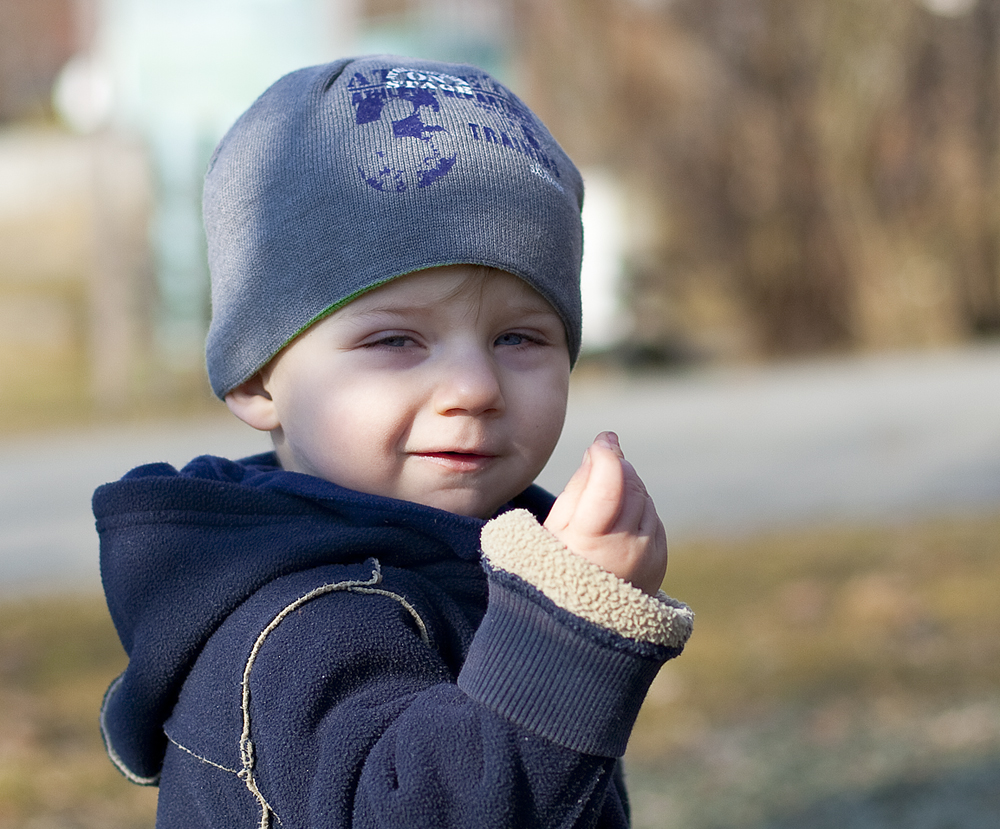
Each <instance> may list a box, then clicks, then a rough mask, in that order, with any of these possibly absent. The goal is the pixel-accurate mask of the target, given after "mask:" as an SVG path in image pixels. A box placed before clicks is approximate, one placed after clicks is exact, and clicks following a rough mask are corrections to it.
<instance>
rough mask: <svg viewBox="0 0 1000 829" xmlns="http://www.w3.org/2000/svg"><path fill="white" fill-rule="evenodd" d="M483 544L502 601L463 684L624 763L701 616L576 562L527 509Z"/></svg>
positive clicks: (520, 719)
mask: <svg viewBox="0 0 1000 829" xmlns="http://www.w3.org/2000/svg"><path fill="white" fill-rule="evenodd" d="M482 540H483V553H484V561H485V564H486V567H487V569H488V572H489V573H490V604H489V609H488V611H487V613H486V618H485V619H484V620H483V624H482V625H481V626H480V628H479V631H478V632H477V634H476V638H475V640H474V642H473V645H472V648H471V650H470V652H469V655H468V657H467V658H466V661H465V665H464V666H463V668H462V672H461V674H460V676H459V679H458V685H459V687H460V688H462V689H463V690H464V691H465V692H466V693H468V694H469V696H471V697H473V698H474V699H477V700H479V701H480V702H482V703H483V704H484V705H486V706H488V707H489V708H491V709H492V710H494V711H497V712H499V713H501V714H502V715H503V716H505V717H507V718H508V719H510V720H511V721H512V722H514V723H517V724H518V725H521V726H524V727H525V728H527V729H529V730H531V731H533V732H534V733H537V734H541V735H543V736H545V737H547V738H548V739H550V740H552V741H553V742H555V743H557V744H559V745H562V746H565V747H567V748H570V749H573V750H575V751H582V752H585V753H588V754H595V755H599V756H605V757H619V756H621V755H622V754H624V752H625V746H626V744H627V742H628V737H629V734H630V733H631V730H632V725H633V724H634V722H635V718H636V715H637V714H638V711H639V707H640V705H641V704H642V701H643V699H644V698H645V694H646V691H647V690H648V688H649V685H650V683H651V682H652V680H653V678H654V677H655V676H656V673H657V671H658V670H659V668H660V666H661V665H662V664H663V662H665V661H666V660H667V659H670V658H672V657H674V656H676V655H677V654H679V653H680V651H681V649H682V648H683V647H684V644H685V642H686V641H687V639H688V637H689V636H690V634H691V627H692V622H693V614H692V613H691V610H690V609H689V608H688V607H687V606H686V605H684V604H682V603H681V602H677V601H675V600H673V599H670V598H669V597H667V596H666V595H665V594H663V593H662V592H661V593H659V594H658V595H657V596H656V597H651V596H647V595H646V594H645V593H643V592H642V591H641V590H638V589H636V588H635V587H633V586H632V585H630V584H628V583H627V582H625V581H623V580H621V579H619V578H618V577H616V576H614V575H613V574H611V573H608V572H606V571H605V570H602V569H601V568H600V567H597V566H596V565H593V564H591V563H590V562H588V561H586V560H585V559H583V558H581V557H580V556H577V555H574V554H573V553H572V552H570V551H569V550H567V549H566V547H565V546H564V545H563V544H562V543H561V542H559V540H558V539H556V537H555V536H553V535H552V534H551V533H550V532H548V530H546V529H545V528H543V527H542V526H541V525H540V524H539V523H538V522H537V520H536V519H535V518H534V516H532V515H531V513H529V512H527V511H525V510H516V511H513V512H508V513H505V514H504V515H502V516H500V517H498V518H495V519H493V521H491V522H489V523H488V524H487V525H486V527H485V528H484V530H483V536H482Z"/></svg>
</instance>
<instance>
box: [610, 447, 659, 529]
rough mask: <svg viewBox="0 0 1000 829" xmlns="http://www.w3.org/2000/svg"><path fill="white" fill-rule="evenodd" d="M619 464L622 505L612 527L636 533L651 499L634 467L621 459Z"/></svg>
mask: <svg viewBox="0 0 1000 829" xmlns="http://www.w3.org/2000/svg"><path fill="white" fill-rule="evenodd" d="M621 465H622V476H623V478H624V486H623V488H622V505H621V509H620V510H619V513H618V520H617V521H616V522H615V527H614V529H615V530H616V531H618V532H628V533H637V532H638V531H639V529H640V526H641V524H642V519H643V515H644V514H645V512H646V507H647V505H648V504H651V503H652V499H651V498H650V497H649V494H648V493H647V492H646V486H645V484H643V482H642V479H641V478H640V477H639V474H638V473H637V472H636V471H635V467H633V466H632V464H630V463H629V462H628V461H621Z"/></svg>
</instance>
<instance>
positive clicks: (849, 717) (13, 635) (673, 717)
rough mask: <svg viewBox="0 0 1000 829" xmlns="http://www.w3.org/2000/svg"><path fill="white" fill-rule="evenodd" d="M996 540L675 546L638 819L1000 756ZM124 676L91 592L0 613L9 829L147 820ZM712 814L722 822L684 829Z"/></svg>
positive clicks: (820, 534) (746, 815)
mask: <svg viewBox="0 0 1000 829" xmlns="http://www.w3.org/2000/svg"><path fill="white" fill-rule="evenodd" d="M998 539H1000V514H998V515H993V516H985V517H982V516H980V517H971V518H970V517H967V518H963V519H957V518H956V519H953V520H940V521H929V522H926V523H922V524H919V525H907V526H895V527H892V526H890V527H877V528H871V527H868V528H849V529H829V530H809V531H801V532H796V533H787V534H782V535H772V536H768V537H760V538H754V539H750V540H741V541H727V542H712V543H709V542H705V543H697V544H694V543H690V544H683V545H676V546H675V548H674V549H672V552H671V556H672V557H671V565H670V571H669V574H668V585H667V587H668V589H669V592H671V593H672V594H673V595H676V596H678V597H680V598H683V599H684V600H686V601H688V602H690V603H691V605H692V606H693V607H694V608H695V610H696V612H697V622H696V630H695V635H694V637H693V639H692V640H691V644H690V645H689V648H688V651H687V652H686V653H685V654H684V655H683V656H682V657H681V658H680V659H678V660H677V661H676V662H674V663H671V664H670V665H669V666H668V667H667V668H666V669H665V670H664V671H663V672H662V674H661V677H660V678H659V679H658V680H657V682H656V683H655V684H654V687H653V689H652V692H651V694H650V697H649V700H648V702H647V705H646V706H645V708H644V709H643V712H642V714H641V717H640V722H639V725H638V727H637V729H636V732H635V735H634V737H633V741H632V745H631V747H630V754H629V760H630V763H631V765H632V767H633V769H634V770H635V776H634V780H635V782H636V783H637V784H641V785H639V786H637V787H638V788H639V789H640V790H641V791H645V794H642V793H641V791H640V796H639V797H638V798H637V800H638V801H639V802H637V804H636V805H637V811H638V812H640V813H641V812H642V811H643V808H644V804H643V801H642V798H643V797H646V798H647V802H646V805H645V809H646V814H653V815H654V817H652V818H646V821H647V822H646V824H643V825H650V826H664V827H665V826H674V825H677V826H680V825H687V826H689V827H691V826H702V825H706V826H707V825H719V826H722V825H733V826H736V825H742V826H749V825H753V824H752V822H751V817H752V816H754V815H757V816H758V817H760V816H765V815H766V814H768V813H769V811H773V810H774V808H775V804H779V805H780V804H785V805H787V804H788V803H792V802H793V801H794V802H801V801H802V799H803V798H808V797H812V796H815V797H820V796H822V795H823V794H824V793H826V792H828V791H842V790H843V789H844V788H845V787H850V786H852V785H861V784H862V783H864V782H866V781H870V780H872V779H875V778H879V775H881V778H880V779H888V780H891V779H897V778H899V777H900V776H901V775H903V774H904V773H905V772H907V770H912V769H913V768H918V767H919V768H923V769H927V768H930V767H931V766H933V765H934V764H935V763H949V762H959V761H961V760H962V759H963V758H965V759H968V758H970V757H971V758H977V757H978V758H983V757H989V756H992V755H997V754H1000V713H998V712H1000V701H998V692H997V689H998V688H1000V635H998V633H1000V603H998V602H997V601H996V596H997V595H998V593H1000V556H998V555H997V553H998V551H1000V542H998ZM123 665H124V656H123V654H122V652H121V648H120V646H119V645H118V642H117V638H116V637H115V634H114V630H113V628H112V626H111V623H110V621H109V620H108V618H107V614H106V611H105V610H104V607H103V603H102V602H101V601H100V599H98V598H96V597H73V598H65V597H62V598H41V599H33V600H26V601H17V602H7V603H6V604H2V605H0V829H14V828H15V827H16V829H55V828H56V827H58V828H59V829H69V828H70V827H79V828H80V829H84V828H85V827H86V828H87V829H89V827H95V829H96V827H101V829H132V827H141V826H146V827H149V826H151V825H152V822H153V813H154V808H155V790H149V789H141V788H138V787H135V786H132V785H130V784H128V783H126V782H125V781H124V779H122V778H121V777H120V776H119V774H118V773H117V771H115V770H114V769H113V768H112V766H111V764H110V763H109V762H108V761H107V760H106V759H105V757H104V754H103V748H102V746H101V741H100V737H99V736H98V729H97V721H96V720H97V710H98V706H99V704H100V699H101V695H102V693H103V691H104V688H105V687H106V685H107V683H108V682H109V681H110V679H111V678H112V677H113V676H114V675H115V674H116V673H117V672H118V671H120V670H121V668H122V667H123ZM810 770H811V771H810ZM810 775H811V776H812V777H811V778H810ZM805 778H809V779H805ZM668 780H672V781H673V782H672V783H670V784H669V785H668V783H667V782H664V781H668ZM810 781H811V782H810ZM817 781H818V782H817ZM670 786H673V788H670ZM810 787H811V788H810ZM656 792H661V793H663V792H665V794H663V795H662V796H663V797H665V798H667V800H666V801H663V802H662V803H661V802H660V801H656V800H655V798H656V796H657V795H656ZM685 793H686V794H685ZM685 796H690V797H692V798H694V800H695V801H697V802H698V804H699V805H697V806H688V807H685V806H684V803H679V799H680V798H682V797H685ZM796 798H798V801H796V800H795V799H796ZM709 803H713V804H715V806H713V808H714V809H715V813H716V817H715V820H716V822H715V823H711V824H710V823H709V822H706V821H702V822H698V821H696V820H694V819H693V818H692V817H691V815H692V814H694V813H695V812H696V811H701V812H702V813H704V812H705V811H706V808H707V804H709ZM719 804H728V805H727V806H726V809H728V813H731V814H733V815H736V817H735V818H733V820H734V821H735V822H733V823H726V820H725V815H724V814H722V811H725V809H723V807H722V805H719ZM661 806H662V810H660V807H661ZM668 806H669V807H670V808H669V813H670V814H672V815H674V818H671V819H668V818H667V817H666V815H667V813H668V809H667V807H668ZM685 808H688V809H689V811H685ZM720 810H722V811H720ZM685 815H686V817H684V816H685ZM720 815H721V816H720ZM682 817H683V818H684V821H685V822H684V823H682V822H679V821H680V820H681V818H682ZM640 818H641V815H640ZM637 822H640V823H641V820H640V821H637Z"/></svg>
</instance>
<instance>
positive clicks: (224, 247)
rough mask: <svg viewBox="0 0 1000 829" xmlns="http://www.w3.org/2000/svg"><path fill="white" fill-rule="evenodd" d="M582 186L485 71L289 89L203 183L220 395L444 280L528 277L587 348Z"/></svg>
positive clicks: (291, 82) (241, 132)
mask: <svg viewBox="0 0 1000 829" xmlns="http://www.w3.org/2000/svg"><path fill="white" fill-rule="evenodd" d="M582 202H583V183H582V181H581V178H580V174H579V172H578V171H577V169H576V168H575V167H574V166H573V163H572V162H571V161H570V160H569V158H568V157H567V156H566V154H565V153H564V152H563V151H562V149H561V148H560V147H559V145H558V144H557V143H556V141H555V139H553V137H552V136H551V135H550V134H549V132H548V130H547V129H546V128H545V126H544V125H543V124H542V123H541V121H539V120H538V118H537V117H536V116H535V115H534V114H533V113H532V112H531V111H530V110H529V109H528V108H527V107H526V106H525V105H524V103H522V102H521V101H520V100H519V99H518V98H517V97H516V96H515V95H514V94H513V93H511V92H510V91H509V90H507V89H506V88H505V87H503V86H501V85H500V84H499V83H498V82H497V81H496V80H494V79H493V78H492V77H490V76H489V75H487V74H486V73H485V72H483V71H482V70H480V69H476V68H475V67H472V66H462V65H453V64H444V63H436V62H430V61H425V60H417V59H413V58H402V57H391V56H372V57H364V58H359V59H356V60H341V61H337V62H335V63H331V64H327V65H325V66H314V67H310V68H307V69H302V70H299V71H297V72H293V73H292V74H290V75H286V76H285V77H284V78H282V79H281V80H279V81H278V82H277V83H276V84H274V85H273V86H272V87H271V88H270V89H268V90H267V91H266V92H265V93H264V94H263V95H262V96H261V97H260V98H259V99H258V100H257V101H256V102H255V103H254V104H253V105H252V106H251V107H250V109H249V110H247V112H246V113H244V114H243V116H242V117H241V118H240V119H239V120H238V121H237V122H236V123H235V124H234V125H233V127H232V129H230V130H229V133H228V134H227V135H226V136H225V137H224V138H223V139H222V141H221V142H220V143H219V146H218V148H217V149H216V151H215V155H214V156H213V158H212V162H211V164H210V165H209V169H208V174H207V175H206V178H205V193H204V215H205V229H206V234H207V237H208V261H209V266H210V268H211V272H212V325H211V328H210V330H209V333H208V343H207V349H206V350H207V358H208V374H209V378H210V380H211V382H212V388H213V390H214V391H215V393H216V394H217V395H218V396H219V397H224V396H225V395H226V393H227V392H229V391H231V390H232V389H233V388H235V387H236V386H238V385H239V384H240V383H242V382H243V381H245V380H247V379H249V378H250V377H252V376H253V375H254V374H255V373H256V372H257V371H259V370H260V369H261V368H262V367H263V366H264V365H266V364H267V363H268V361H269V360H270V359H271V358H272V357H273V356H274V355H275V354H276V353H277V352H278V351H280V350H281V348H282V347H284V346H285V345H287V344H288V342H289V341H291V340H292V339H293V338H294V337H295V336H296V335H297V334H299V333H300V332H302V331H303V330H305V329H306V328H308V327H309V326H310V325H311V324H313V323H314V322H316V321H317V320H319V319H321V318H323V317H324V316H325V315H327V314H329V313H330V312H332V311H334V310H336V309H337V308H339V307H341V306H343V305H344V304H346V303H347V302H350V301H351V300H352V299H354V298H356V297H357V296H358V295H360V294H362V293H364V292H365V291H368V290H371V289H372V288H375V287H377V286H378V285H381V284H383V283H385V282H387V281H389V280H391V279H394V278H396V277H399V276H402V275H404V274H407V273H411V272H413V271H418V270H421V269H424V268H430V267H434V266H437V265H453V264H471V265H486V266H489V267H494V268H499V269H501V270H504V271H508V272H510V273H512V274H514V275H516V276H519V277H521V278H522V279H524V280H525V281H526V282H528V283H529V284H530V285H531V286H532V287H533V288H535V289H536V290H537V291H538V292H539V293H540V294H541V295H542V296H544V297H545V298H546V299H547V300H548V301H549V302H550V303H551V304H552V306H553V307H554V308H555V309H556V311H557V312H558V313H559V315H560V316H561V318H562V321H563V324H564V325H565V327H566V335H567V338H568V341H569V350H570V356H571V358H572V359H574V360H575V358H576V355H577V353H578V351H579V348H580V329H581V309H580V261H581V256H582V244H583V231H582V225H581V220H580V208H581V205H582Z"/></svg>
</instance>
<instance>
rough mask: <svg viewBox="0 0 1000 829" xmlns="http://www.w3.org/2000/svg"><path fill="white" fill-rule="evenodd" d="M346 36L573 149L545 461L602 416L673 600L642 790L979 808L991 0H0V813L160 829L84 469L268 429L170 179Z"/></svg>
mask: <svg viewBox="0 0 1000 829" xmlns="http://www.w3.org/2000/svg"><path fill="white" fill-rule="evenodd" d="M365 52H392V53H396V54H403V55H414V56H422V57H431V58H436V59H443V60H456V61H468V62H472V63H475V64H478V65H480V66H483V67H484V68H486V69H488V70H490V71H492V72H493V73H494V74H496V75H497V76H498V77H499V78H500V79H501V80H503V81H504V82H505V83H507V84H508V85H509V86H511V87H512V88H513V89H514V90H515V91H516V92H518V94H519V95H520V96H521V97H522V98H524V99H525V101H526V102H527V103H528V104H529V105H530V106H531V107H532V108H533V109H534V110H535V111H536V112H537V113H538V114H539V115H540V116H541V117H542V119H543V120H544V121H545V122H546V123H547V124H548V125H549V127H550V128H551V130H552V132H553V133H554V134H555V136H556V137H557V139H558V140H559V141H560V142H561V143H562V144H563V146H564V147H565V149H566V150H567V151H568V153H569V154H570V155H571V156H572V157H573V158H574V159H575V160H576V161H577V163H578V165H579V166H580V167H581V168H582V169H583V172H584V175H585V180H586V186H587V199H586V201H587V203H586V209H585V224H586V236H587V253H586V259H585V263H584V278H583V280H584V305H585V317H586V325H585V334H584V356H583V359H582V361H581V364H580V367H579V369H578V371H577V372H576V378H575V381H574V389H573V396H572V400H571V410H570V416H569V420H568V422H567V430H566V437H565V439H564V441H563V443H562V444H560V448H559V449H558V450H557V453H556V456H555V458H554V459H553V462H552V464H551V465H550V468H549V469H548V470H547V472H546V473H545V477H544V478H543V483H545V484H546V485H548V486H550V487H551V488H555V489H558V488H559V487H560V486H561V482H562V481H564V480H565V479H566V477H567V476H568V474H569V473H570V472H571V471H572V468H573V466H574V464H575V459H577V458H578V457H579V453H580V451H582V447H583V446H584V445H585V444H586V442H587V441H589V439H590V438H591V437H592V435H593V433H594V432H596V431H597V430H599V429H602V428H607V427H609V426H611V427H614V428H617V429H619V431H620V432H621V433H622V436H623V443H624V445H625V449H626V451H629V450H630V446H631V447H632V452H633V453H634V454H633V456H634V457H637V458H639V459H640V460H639V461H638V465H639V466H640V472H642V473H643V474H644V476H645V478H646V480H647V483H648V484H649V486H650V489H651V491H652V492H653V493H654V495H656V497H657V500H658V503H659V504H660V505H661V511H662V513H663V514H664V518H665V521H666V523H667V524H668V529H669V530H670V532H671V534H672V538H673V539H674V542H673V546H672V548H671V549H672V553H671V556H672V557H671V571H670V575H669V577H668V579H669V584H668V585H667V588H668V592H670V593H672V594H674V595H677V596H678V597H680V598H682V599H684V600H686V601H689V602H690V603H691V604H692V605H693V606H694V607H695V610H696V612H697V613H698V626H697V632H696V635H695V637H694V639H693V640H692V643H691V646H690V648H689V652H688V653H686V654H685V655H684V657H683V658H682V659H681V660H678V661H677V662H676V663H674V664H672V665H670V666H669V667H668V668H667V669H665V670H664V672H663V673H662V674H661V677H660V679H659V680H658V681H657V684H656V685H655V686H654V689H653V692H652V694H651V696H650V700H649V702H648V704H647V706H646V707H645V709H644V711H643V715H642V717H643V719H642V720H641V722H640V728H639V729H638V731H637V736H636V737H635V738H634V739H633V745H632V747H631V748H630V754H629V763H630V768H631V769H632V770H633V771H632V773H631V776H632V787H633V791H634V792H635V811H636V825H637V826H642V827H674V826H678V827H679V826H685V827H689V828H690V827H694V829H699V827H706V829H707V827H720V828H721V827H755V828H756V827H765V826H768V827H779V826H781V827H784V826H788V827H792V826H807V827H827V826H829V827H834V826H836V827H846V826H858V827H877V826H892V827H896V826H899V827H903V826H905V827H908V829H909V827H942V829H943V827H945V826H948V827H980V826H983V827H986V826H989V827H995V826H997V825H1000V800H998V798H1000V794H998V793H1000V687H998V684H997V680H998V679H1000V667H998V666H1000V610H998V608H997V604H998V603H997V602H996V600H995V596H996V595H997V592H998V589H1000V561H998V555H997V554H998V553H1000V540H998V538H1000V198H998V196H1000V0H619V2H614V3H607V2H597V0H169V2H168V0H0V525H2V529H3V532H2V533H0V535H2V536H3V537H2V539H0V578H2V579H3V582H2V584H0V615H2V616H3V619H2V620H0V621H3V625H2V626H0V827H2V829H7V827H39V828H40V827H90V826H95V827H96V826H101V827H132V826H135V827H139V826H151V825H152V823H151V821H152V818H151V814H152V811H151V810H152V808H153V803H154V800H155V793H153V794H152V795H151V794H150V792H148V791H143V790H137V789H134V787H129V786H127V785H126V784H125V783H124V782H123V781H122V780H120V779H119V778H118V776H117V773H116V772H114V770H113V769H112V768H111V766H110V764H108V763H106V762H105V761H103V760H102V759H101V758H100V756H99V755H100V753H101V747H100V742H99V738H97V736H96V726H95V722H94V718H95V712H96V709H97V706H98V704H99V699H100V695H101V693H102V691H103V688H104V687H106V685H107V682H108V681H109V679H110V678H111V676H112V675H113V674H114V672H115V671H117V670H120V668H121V665H122V663H123V655H122V653H121V648H120V646H119V645H118V644H117V640H116V639H115V635H114V632H113V630H112V628H111V626H110V622H109V620H108V619H107V614H106V611H105V610H104V609H103V607H102V604H101V600H100V597H99V581H98V574H97V565H96V557H97V548H96V537H95V536H94V534H93V530H92V522H91V520H90V518H89V514H88V500H89V493H90V491H91V490H92V489H93V487H94V486H96V485H97V484H99V483H101V482H103V481H104V480H110V479H112V478H115V477H117V476H119V475H121V474H123V473H124V472H125V471H127V469H128V468H130V467H131V466H134V465H137V464H139V463H142V462H146V461H152V460H169V461H171V462H174V463H178V464H180V463H183V462H185V461H186V460H187V459H189V458H190V457H191V456H193V455H195V454H199V453H201V452H212V453H214V454H225V455H238V454H248V453H250V452H252V451H257V450H258V449H262V448H264V447H265V444H264V443H263V442H262V441H261V439H260V437H259V436H257V435H254V434H246V431H247V430H246V428H245V427H241V428H237V427H236V426H234V425H233V423H232V421H231V419H229V418H228V416H227V414H226V412H225V411H224V408H223V407H222V406H221V404H219V403H218V402H217V401H215V400H214V398H212V396H211V392H210V390H209V388H208V383H207V379H206V377H205V373H204V367H203V352H202V345H203V338H204V333H205V330H206V328H207V323H208V317H209V301H208V277H207V271H206V267H205V263H204V250H203V248H204V242H203V238H202V231H201V218H200V211H199V202H200V190H201V178H202V175H203V171H204V169H205V166H206V164H207V161H208V159H209V157H210V155H211V152H212V149H213V147H214V145H215V143H216V142H217V141H218V139H219V138H220V137H221V135H222V134H223V132H224V131H225V130H226V128H227V127H228V126H229V124H231V123H232V121H233V120H234V119H235V118H236V116H237V115H238V114H239V113H240V112H242V110H244V109H245V108H246V107H247V106H248V105H249V104H250V102H251V101H252V100H253V99H254V98H255V97H256V96H257V95H258V94H259V93H260V92H261V91H262V90H263V89H264V88H265V87H266V86H267V85H268V84H270V83H271V82H272V81H273V80H275V79H276V78H277V77H278V76H279V75H281V74H282V73H283V72H285V71H289V70H291V69H294V68H298V67H300V66H304V65H307V64H310V63H318V62H322V61H325V60H330V59H333V58H335V57H339V56H343V55H347V54H357V53H365ZM630 441H631V443H630Z"/></svg>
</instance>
